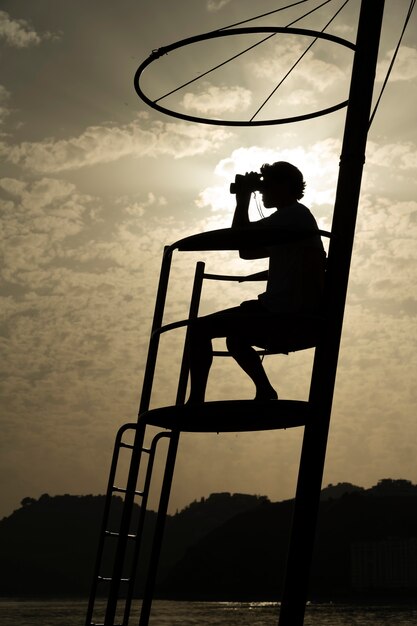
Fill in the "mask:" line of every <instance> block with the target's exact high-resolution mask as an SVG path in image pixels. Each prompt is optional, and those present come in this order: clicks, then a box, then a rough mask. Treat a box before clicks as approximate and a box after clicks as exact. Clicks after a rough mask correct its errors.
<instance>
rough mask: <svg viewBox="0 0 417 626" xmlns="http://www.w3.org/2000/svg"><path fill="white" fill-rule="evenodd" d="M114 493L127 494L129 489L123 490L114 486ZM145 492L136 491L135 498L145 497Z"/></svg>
mask: <svg viewBox="0 0 417 626" xmlns="http://www.w3.org/2000/svg"><path fill="white" fill-rule="evenodd" d="M113 491H117V493H127V489H123V488H122V487H116V486H115V485H113ZM143 494H144V491H135V496H143Z"/></svg>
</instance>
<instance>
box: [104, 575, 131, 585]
mask: <svg viewBox="0 0 417 626" xmlns="http://www.w3.org/2000/svg"><path fill="white" fill-rule="evenodd" d="M97 579H98V580H101V581H102V582H104V583H111V581H112V580H113V578H112V577H111V576H97ZM120 582H121V583H128V582H130V578H121V579H120Z"/></svg>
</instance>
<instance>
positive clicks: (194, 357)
mask: <svg viewBox="0 0 417 626" xmlns="http://www.w3.org/2000/svg"><path fill="white" fill-rule="evenodd" d="M261 321H263V320H261ZM258 322H259V320H258ZM258 322H257V320H256V318H255V317H254V316H252V315H250V314H247V313H245V312H244V309H242V307H234V308H232V309H226V310H225V311H219V312H218V313H213V314H212V315H207V316H205V317H201V318H197V319H195V320H193V321H192V322H191V324H190V335H189V360H190V378H191V391H190V396H189V399H188V403H197V402H204V396H205V391H206V386H207V379H208V375H209V371H210V367H211V364H212V362H213V347H212V339H213V338H215V337H227V347H228V350H229V351H230V353H231V355H232V356H233V357H234V358H235V360H236V361H237V363H238V364H239V365H240V367H242V369H243V370H244V371H245V372H246V373H247V374H248V376H249V377H250V378H251V379H252V380H253V382H254V384H255V387H256V399H257V400H261V399H263V400H272V399H277V397H278V396H277V393H276V391H275V389H274V388H273V387H272V385H271V384H270V382H269V380H268V377H267V375H266V373H265V370H264V368H263V366H262V363H261V360H260V358H259V356H258V354H257V353H256V351H255V350H254V349H253V348H252V347H251V345H252V344H251V341H252V339H251V338H250V336H251V334H252V333H253V329H254V328H255V329H256V328H259V323H258ZM258 332H259V331H258ZM253 343H254V344H256V341H253Z"/></svg>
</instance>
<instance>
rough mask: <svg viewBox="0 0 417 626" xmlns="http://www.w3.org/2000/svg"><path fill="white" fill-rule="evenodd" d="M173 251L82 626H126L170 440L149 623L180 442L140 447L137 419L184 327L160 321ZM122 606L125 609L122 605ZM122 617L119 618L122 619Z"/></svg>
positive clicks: (111, 484) (144, 612)
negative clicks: (161, 360)
mask: <svg viewBox="0 0 417 626" xmlns="http://www.w3.org/2000/svg"><path fill="white" fill-rule="evenodd" d="M171 258H172V249H170V248H168V247H166V248H165V249H164V254H163V259H162V267H161V273H160V279H159V286H158V292H157V297H156V304H155V311H154V318H153V324H152V331H151V338H150V343H149V350H148V358H147V363H146V368H145V375H144V383H143V390H142V397H141V403H140V407H139V419H138V422H137V423H136V424H133V423H131V424H125V425H124V426H122V427H121V428H120V429H119V431H118V433H117V436H116V441H115V445H114V451H113V457H112V462H111V467H110V472H109V480H108V486H107V492H106V499H105V506H104V512H103V521H102V527H101V531H100V535H99V542H98V548H97V559H96V564H95V569H94V579H93V584H92V588H91V593H90V598H89V603H88V609H87V617H86V625H87V626H93V625H95V626H100V624H103V625H105V626H108V625H111V626H116V624H120V626H127V624H128V623H129V616H130V612H131V605H132V600H133V595H134V592H135V581H136V572H137V569H138V563H139V559H140V556H141V551H142V548H143V538H144V528H145V519H146V513H147V504H148V496H149V492H150V488H151V482H152V470H153V467H154V461H155V457H156V453H157V449H158V447H159V446H158V444H159V443H160V442H161V440H163V439H165V440H167V441H168V451H167V455H166V462H165V471H164V477H163V482H162V489H161V492H160V498H159V506H158V512H157V517H156V522H155V529H154V534H153V539H152V549H151V555H150V558H149V561H148V563H147V572H146V586H145V591H144V596H143V600H142V608H141V621H140V624H147V623H148V619H149V614H150V609H151V603H152V597H153V591H154V586H155V580H156V574H157V566H158V561H159V553H160V549H161V544H162V536H163V531H164V523H165V518H166V512H167V508H168V500H169V493H170V489H171V483H172V476H173V472H174V465H175V459H176V453H177V447H178V441H179V431H178V430H168V431H166V430H164V431H161V432H159V433H157V434H156V435H154V436H153V438H152V441H151V444H150V445H149V446H145V445H144V440H145V434H146V429H147V423H146V420H145V419H142V418H141V415H142V414H143V413H146V411H147V410H148V408H149V403H150V398H151V393H152V384H153V378H154V372H155V366H156V359H157V352H158V346H159V338H160V335H161V333H163V332H165V330H169V329H171V328H172V327H177V326H180V325H185V324H184V323H179V324H173V325H167V327H166V328H164V327H162V319H163V313H164V308H165V301H166V292H167V287H168V279H169V273H170V266H171ZM203 274H204V263H201V262H199V263H197V266H196V271H195V276H194V284H193V290H192V296H191V302H190V308H189V319H191V318H193V317H196V316H197V313H198V306H199V301H200V294H201V288H202V281H203ZM187 335H188V332H187V334H186V338H185V343H184V349H183V355H182V362H181V369H180V374H179V381H178V387H177V397H176V404H183V403H184V400H185V394H186V388H187V381H188V365H187V359H186V345H187ZM126 435H130V438H132V436H133V441H129V442H128V441H126V439H125V437H126ZM122 450H127V451H128V452H129V453H130V462H129V463H128V465H129V470H128V476H127V481H126V485H125V486H122V487H120V486H117V485H116V484H115V480H116V474H117V469H118V464H119V461H120V453H121V451H122ZM143 465H145V470H144V472H143V473H144V478H143V487H141V488H138V486H137V482H138V477H139V473H140V471H141V470H142V467H143ZM117 494H122V495H123V497H124V501H123V506H122V514H121V519H120V520H119V521H118V528H117V529H114V528H113V527H111V511H112V502H113V498H114V496H115V495H117ZM137 499H139V500H140V510H139V514H138V518H137V521H136V523H135V527H134V528H132V522H133V520H134V517H135V503H136V500H137ZM109 543H113V544H114V545H113V546H112V548H113V550H112V551H113V554H112V559H111V560H112V564H111V566H109V565H107V567H109V569H111V571H107V572H105V571H103V568H105V567H106V558H105V555H106V549H108V544H109ZM104 593H105V594H106V596H107V606H106V609H105V616H104V621H101V620H100V621H95V612H96V608H97V607H96V604H97V599H98V598H100V597H101V596H102V595H103V594H104ZM121 605H123V606H121ZM121 615H122V617H120V616H121Z"/></svg>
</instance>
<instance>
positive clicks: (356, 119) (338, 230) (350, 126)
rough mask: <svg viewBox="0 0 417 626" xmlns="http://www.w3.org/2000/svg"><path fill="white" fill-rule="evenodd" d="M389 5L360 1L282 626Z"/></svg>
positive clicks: (306, 530)
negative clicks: (322, 320)
mask: <svg viewBox="0 0 417 626" xmlns="http://www.w3.org/2000/svg"><path fill="white" fill-rule="evenodd" d="M383 11H384V0H362V4H361V12H360V17H359V24H358V32H357V40H356V52H355V57H354V63H353V69H352V78H351V85H350V94H349V105H348V110H347V114H346V123H345V132H344V138H343V148H342V154H341V160H340V172H339V179H338V185H337V192H336V202H335V208H334V215H333V224H332V237H331V242H330V247H329V258H328V270H327V277H326V293H325V305H326V327H325V328H323V333H322V337H321V340H320V342H319V345H318V346H317V349H316V354H315V359H314V366H313V374H312V380H311V387H310V399H309V402H310V406H311V419H310V420H309V422H308V423H307V425H306V427H305V431H304V440H303V447H302V452H301V461H300V469H299V475H298V484H297V492H296V499H295V507H294V516H293V526H292V532H291V540H290V547H289V554H288V562H287V572H286V580H285V586H284V593H283V598H282V604H281V611H280V617H279V626H302V625H303V623H304V611H305V605H306V601H307V592H308V581H309V574H310V566H311V560H312V553H313V546H314V536H315V528H316V521H317V515H318V508H319V503H320V490H321V483H322V478H323V469H324V461H325V456H326V446H327V437H328V430H329V422H330V415H331V407H332V401H333V392H334V385H335V379H336V370H337V361H338V354H339V346H340V338H341V333H342V325H343V315H344V307H345V301H346V292H347V286H348V279H349V269H350V260H351V255H352V248H353V240H354V234H355V224H356V215H357V206H358V202H359V195H360V186H361V178H362V170H363V164H364V161H365V148H366V139H367V133H368V128H369V119H370V111H371V104H372V92H373V85H374V78H375V69H376V63H377V57H378V47H379V38H380V31H381V25H382V15H383Z"/></svg>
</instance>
